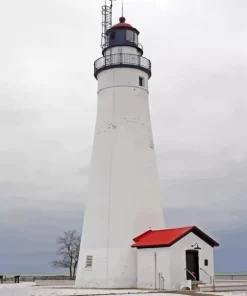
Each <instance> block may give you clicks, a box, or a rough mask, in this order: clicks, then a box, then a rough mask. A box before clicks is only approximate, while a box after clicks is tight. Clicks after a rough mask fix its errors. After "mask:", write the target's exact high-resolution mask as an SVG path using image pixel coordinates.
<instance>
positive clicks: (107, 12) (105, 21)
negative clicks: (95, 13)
mask: <svg viewBox="0 0 247 296" xmlns="http://www.w3.org/2000/svg"><path fill="white" fill-rule="evenodd" d="M109 1H110V5H107V4H106V1H105V5H103V6H102V34H101V48H102V49H104V48H105V47H106V46H107V43H108V40H107V35H106V32H107V30H109V29H110V28H111V26H112V7H113V1H116V0H109Z"/></svg>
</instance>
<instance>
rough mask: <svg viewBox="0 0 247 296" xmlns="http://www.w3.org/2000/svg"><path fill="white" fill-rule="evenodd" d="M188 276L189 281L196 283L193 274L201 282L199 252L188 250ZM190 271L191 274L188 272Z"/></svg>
mask: <svg viewBox="0 0 247 296" xmlns="http://www.w3.org/2000/svg"><path fill="white" fill-rule="evenodd" d="M186 269H187V270H186V274H187V280H192V281H194V280H195V278H194V277H193V276H192V275H191V273H192V274H193V275H194V276H195V277H196V280H197V281H199V280H200V279H199V253H198V251H197V250H187V251H186ZM188 271H190V272H188Z"/></svg>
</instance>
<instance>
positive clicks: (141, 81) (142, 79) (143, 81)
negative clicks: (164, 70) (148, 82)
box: [139, 77, 145, 87]
mask: <svg viewBox="0 0 247 296" xmlns="http://www.w3.org/2000/svg"><path fill="white" fill-rule="evenodd" d="M139 85H140V86H142V87H144V86H145V80H144V78H143V77H139Z"/></svg>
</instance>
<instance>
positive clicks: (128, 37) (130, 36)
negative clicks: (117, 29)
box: [126, 30, 134, 42]
mask: <svg viewBox="0 0 247 296" xmlns="http://www.w3.org/2000/svg"><path fill="white" fill-rule="evenodd" d="M126 40H127V41H130V42H134V32H133V31H130V30H127V31H126Z"/></svg>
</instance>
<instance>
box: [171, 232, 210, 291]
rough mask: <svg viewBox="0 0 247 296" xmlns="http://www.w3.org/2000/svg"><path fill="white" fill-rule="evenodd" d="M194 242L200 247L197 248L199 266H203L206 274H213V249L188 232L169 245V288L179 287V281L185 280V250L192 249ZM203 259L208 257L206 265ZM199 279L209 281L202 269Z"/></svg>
mask: <svg viewBox="0 0 247 296" xmlns="http://www.w3.org/2000/svg"><path fill="white" fill-rule="evenodd" d="M195 243H198V245H199V247H200V248H201V250H199V268H203V269H204V270H205V271H206V272H207V273H208V274H210V275H211V276H214V249H213V248H212V247H211V246H209V245H208V244H207V243H205V242H204V241H203V240H201V239H200V238H199V237H198V236H196V235H195V234H194V233H189V234H188V235H187V236H185V237H184V238H182V239H181V240H179V241H178V242H177V243H175V244H174V245H173V246H171V247H170V265H171V278H172V286H171V288H174V289H178V288H180V284H181V282H182V281H185V280H186V271H185V268H186V250H191V249H193V248H192V247H191V246H192V245H194V244H195ZM204 259H208V266H204ZM200 280H201V281H202V282H204V283H210V277H209V276H208V275H206V274H205V273H204V272H203V271H202V270H200Z"/></svg>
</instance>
